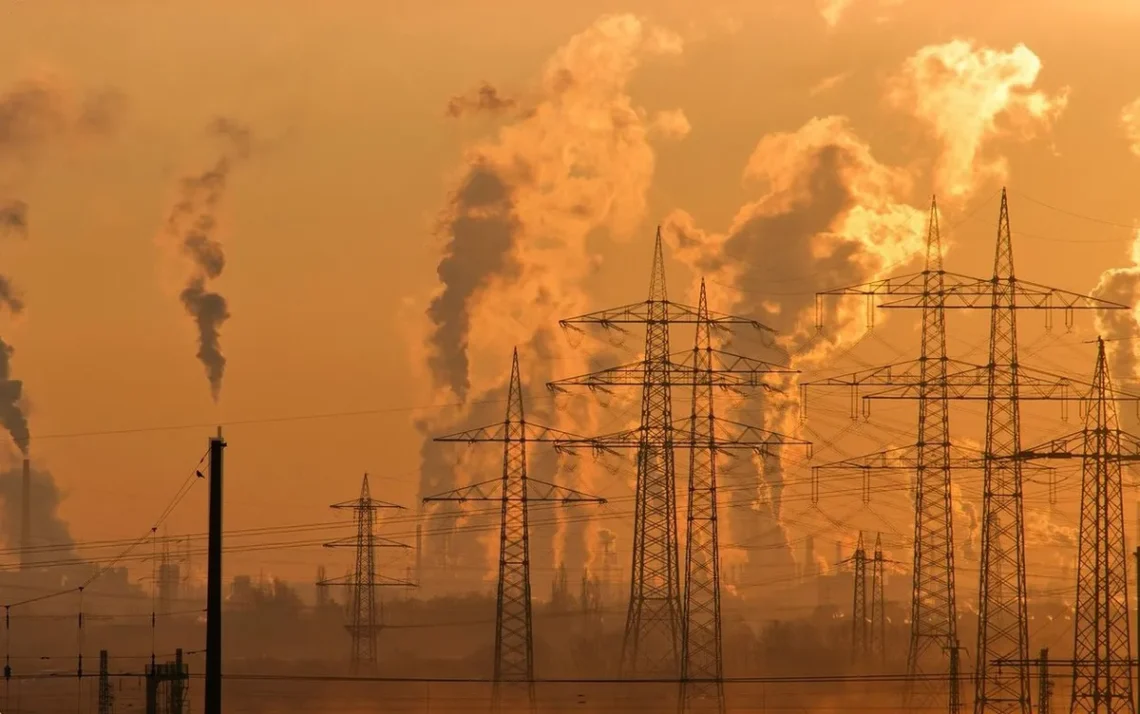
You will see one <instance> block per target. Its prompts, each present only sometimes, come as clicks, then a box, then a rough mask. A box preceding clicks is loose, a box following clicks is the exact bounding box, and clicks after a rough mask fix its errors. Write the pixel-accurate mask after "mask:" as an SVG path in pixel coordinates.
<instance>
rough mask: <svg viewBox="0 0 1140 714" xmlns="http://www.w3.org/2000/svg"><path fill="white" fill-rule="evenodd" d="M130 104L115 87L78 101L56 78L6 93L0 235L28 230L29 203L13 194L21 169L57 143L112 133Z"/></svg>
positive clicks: (0, 138) (0, 145) (0, 109)
mask: <svg viewBox="0 0 1140 714" xmlns="http://www.w3.org/2000/svg"><path fill="white" fill-rule="evenodd" d="M124 104H125V102H124V99H123V96H122V95H121V94H120V93H119V92H117V91H114V90H104V91H100V92H94V93H90V94H87V95H86V96H84V97H82V98H80V99H78V100H77V99H76V98H75V97H74V96H72V93H71V92H69V91H68V90H67V89H66V88H65V87H64V86H63V85H62V84H61V83H60V82H59V81H58V80H54V79H37V80H25V81H22V82H19V83H17V84H15V85H14V86H13V87H12V88H11V89H9V90H8V91H7V92H4V93H3V94H0V234H4V233H10V234H16V235H26V234H27V232H28V205H27V203H25V202H24V201H22V200H20V199H18V198H13V197H12V196H11V195H10V194H11V193H12V191H13V184H14V183H18V178H19V175H20V173H21V172H24V173H26V172H27V171H28V170H29V169H31V168H32V166H33V164H34V163H35V160H36V158H38V157H39V155H40V154H41V153H42V152H43V151H44V150H45V149H47V148H49V147H50V146H51V145H53V144H56V143H60V142H67V141H71V140H79V139H83V138H86V137H99V136H103V135H106V134H109V133H111V132H112V131H113V130H114V129H115V128H116V127H117V126H118V123H119V118H120V116H121V114H122V112H123V108H124Z"/></svg>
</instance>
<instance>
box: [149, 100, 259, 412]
mask: <svg viewBox="0 0 1140 714" xmlns="http://www.w3.org/2000/svg"><path fill="white" fill-rule="evenodd" d="M209 130H210V133H211V134H213V135H214V136H215V137H216V138H218V139H219V140H220V141H221V142H222V144H223V148H222V152H221V155H220V156H219V157H218V159H217V161H215V162H214V165H213V166H212V167H211V168H209V169H208V170H206V171H205V172H203V173H201V174H198V175H194V176H188V177H186V178H184V179H182V195H181V199H180V200H179V201H178V203H177V204H175V206H174V208H173V209H172V210H171V213H170V217H169V218H168V219H167V231H168V233H169V234H170V235H172V236H174V237H175V238H176V239H177V241H178V243H179V246H180V248H181V250H182V252H183V253H184V254H185V255H186V256H187V257H189V258H190V260H191V262H192V264H193V272H192V274H191V276H190V278H189V280H188V282H187V284H186V287H185V288H184V289H183V290H182V293H181V295H180V298H181V300H182V304H183V306H184V307H185V308H186V311H187V312H188V313H189V314H190V316H191V317H192V318H194V322H195V325H196V326H197V328H198V359H199V360H200V361H201V362H202V365H203V366H204V367H205V368H206V378H207V379H208V380H209V382H210V395H211V396H212V397H213V399H214V401H215V402H216V401H218V397H219V396H220V395H221V390H222V376H223V374H224V373H225V369H226V358H225V356H224V355H223V354H222V347H221V341H220V339H221V327H222V323H224V322H225V321H226V320H227V319H228V318H229V316H230V313H229V308H228V306H227V304H226V299H225V298H224V297H223V296H222V295H220V294H218V293H216V292H212V291H211V290H210V289H209V283H210V281H212V280H215V279H216V278H218V277H219V276H221V274H222V271H223V270H224V269H225V266H226V258H225V253H224V252H223V250H222V244H221V242H220V241H219V240H218V239H217V238H216V237H215V235H216V233H217V229H218V219H217V210H218V204H219V203H220V202H221V199H222V196H223V195H224V194H225V190H226V183H227V181H228V180H229V175H230V171H232V170H233V167H234V165H235V164H236V163H237V162H238V161H240V160H242V159H245V158H246V157H248V156H249V151H250V143H251V135H250V132H249V129H247V128H246V127H244V126H242V125H240V124H238V123H236V122H234V121H233V120H231V119H227V118H224V117H221V118H218V119H215V120H214V121H213V122H212V123H211V124H210V127H209Z"/></svg>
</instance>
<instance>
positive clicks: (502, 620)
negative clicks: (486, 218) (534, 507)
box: [424, 349, 606, 711]
mask: <svg viewBox="0 0 1140 714" xmlns="http://www.w3.org/2000/svg"><path fill="white" fill-rule="evenodd" d="M435 441H443V442H464V443H468V444H474V443H480V442H492V443H501V444H502V445H503V475H502V477H501V478H499V479H494V480H491V481H483V482H481V483H476V484H473V485H471V486H465V487H463V488H459V489H455V490H453V491H448V492H446V493H441V494H438V495H436V496H428V497H427V498H425V499H424V502H425V503H429V502H440V501H451V502H459V503H463V502H467V501H493V502H497V503H499V504H500V525H499V588H498V595H497V601H496V602H497V608H496V614H495V670H494V679H493V681H494V692H493V694H492V698H493V706H494V708H495V710H496V711H498V710H501V709H503V707H504V706H507V705H508V702H509V701H515V700H517V699H522V700H524V703H525V705H526V706H528V707H529V709H530V710H531V711H535V706H536V701H535V693H534V638H533V634H532V629H531V628H532V623H531V598H530V533H529V530H528V521H527V504H529V503H535V502H541V501H550V502H558V503H562V504H574V503H605V502H606V501H605V499H602V498H596V497H594V496H588V495H586V494H584V493H581V492H579V491H574V490H572V489H569V488H565V487H563V486H557V485H555V484H552V483H547V482H545V481H539V480H537V479H532V478H529V477H528V476H527V469H526V444H527V442H528V441H539V442H556V441H579V442H580V441H581V437H577V436H575V435H573V434H569V433H567V432H563V431H559V430H557V429H551V428H549V427H544V426H538V425H535V424H531V423H528V422H527V421H526V418H525V415H524V412H523V396H522V380H521V377H520V375H519V353H518V350H517V349H516V350H515V351H514V356H513V358H512V360H511V379H510V387H509V390H508V398H507V415H506V419H505V420H504V421H503V422H501V423H499V424H492V425H490V426H485V427H479V428H476V429H470V430H467V431H463V432H460V433H458V434H452V435H449V436H442V437H438V438H436V439H435Z"/></svg>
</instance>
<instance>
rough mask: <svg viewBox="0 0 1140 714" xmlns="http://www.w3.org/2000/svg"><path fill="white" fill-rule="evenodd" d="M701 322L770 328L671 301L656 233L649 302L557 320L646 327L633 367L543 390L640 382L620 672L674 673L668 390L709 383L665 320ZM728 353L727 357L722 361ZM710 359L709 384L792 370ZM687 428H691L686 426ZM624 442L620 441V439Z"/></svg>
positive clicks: (676, 586) (677, 585) (674, 547)
mask: <svg viewBox="0 0 1140 714" xmlns="http://www.w3.org/2000/svg"><path fill="white" fill-rule="evenodd" d="M702 319H703V320H704V321H705V322H707V324H708V326H709V327H710V328H711V329H717V330H722V329H728V328H731V327H733V326H749V327H752V328H754V329H758V330H760V331H761V332H762V333H766V334H768V335H771V334H773V331H772V330H771V329H770V328H768V327H765V326H763V325H761V324H760V323H758V322H756V321H755V320H749V319H746V318H741V317H733V316H730V315H722V314H717V313H711V312H710V313H708V314H707V316H706V317H704V318H702V317H701V316H700V309H699V307H692V306H689V305H683V304H681V303H677V302H673V301H671V300H669V297H668V293H667V291H666V286H665V260H664V255H663V251H662V241H661V230H660V228H659V229H658V230H657V236H656V240H655V243H654V251H653V267H652V270H651V273H650V280H649V297H648V299H646V300H644V301H642V302H637V303H633V304H630V305H624V306H621V307H616V308H611V309H606V310H600V311H597V312H592V313H588V314H585V315H579V316H577V317H573V318H570V319H567V320H562V321H561V323H560V324H561V326H562V327H563V328H564V329H570V330H576V331H581V330H582V326H584V325H599V326H601V327H603V328H605V329H608V330H617V331H619V332H623V333H624V332H626V331H627V330H626V326H627V325H639V326H644V328H645V353H644V355H645V356H644V359H643V360H641V361H640V362H636V363H633V364H628V365H623V366H619V367H613V368H610V369H605V370H601V371H600V372H595V373H593V374H588V375H582V376H579V377H573V378H570V379H563V380H558V381H555V382H552V383H550V384H549V385H548V386H549V387H550V388H551V389H553V390H556V391H558V390H562V389H564V388H566V387H569V386H578V387H583V386H584V387H589V388H591V389H599V388H600V389H609V388H612V387H633V388H640V389H641V394H642V401H641V422H640V426H639V427H638V429H636V430H634V431H631V432H628V434H630V435H633V436H636V439H637V440H636V442H635V443H634V446H635V447H636V448H637V487H636V491H637V497H636V502H635V506H634V532H633V548H632V553H631V557H632V567H631V579H630V597H629V609H628V613H627V616H626V625H625V634H624V637H623V640H622V655H621V671H622V674H623V675H625V676H655V677H665V678H671V677H676V676H677V674H678V672H679V670H680V668H681V667H680V659H681V657H680V640H681V638H682V630H683V626H682V624H681V618H682V613H683V610H682V605H681V579H680V569H679V568H678V562H677V554H678V537H677V503H676V470H675V466H674V451H675V449H676V448H677V447H681V448H684V446H685V445H687V444H688V443H689V442H690V441H691V440H690V439H686V438H681V437H679V436H678V435H677V433H676V430H675V426H674V422H673V411H672V409H673V407H672V388H673V387H680V386H696V385H697V383H699V382H705V381H707V378H706V377H705V376H704V375H703V374H702V372H705V370H703V369H701V368H700V367H699V366H698V365H694V364H688V365H681V364H679V363H678V362H676V361H675V356H674V355H671V354H670V348H669V333H670V328H671V327H672V326H673V325H678V324H687V325H695V324H698V323H700V322H701V321H702ZM725 357H727V358H728V361H727V362H726V361H725V360H724V358H725ZM710 359H711V360H712V361H713V362H715V363H716V366H714V367H713V368H712V374H713V377H712V383H713V386H717V387H729V388H734V387H735V388H743V387H761V388H765V387H767V385H765V384H763V382H762V380H763V378H764V376H766V375H770V374H774V373H795V370H789V369H787V368H784V367H780V366H777V365H772V364H769V363H764V362H760V361H759V360H750V359H747V358H744V357H738V356H736V355H728V354H727V353H722V352H719V351H717V350H713V351H712V354H711V355H710ZM690 433H691V432H690ZM621 445H622V446H625V445H626V444H624V443H622V444H621Z"/></svg>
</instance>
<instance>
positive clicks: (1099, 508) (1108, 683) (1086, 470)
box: [1012, 339, 1140, 714]
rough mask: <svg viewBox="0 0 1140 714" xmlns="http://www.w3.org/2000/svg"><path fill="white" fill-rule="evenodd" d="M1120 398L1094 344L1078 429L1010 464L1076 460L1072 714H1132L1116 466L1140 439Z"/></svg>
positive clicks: (1135, 452) (1138, 453)
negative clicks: (1122, 418)
mask: <svg viewBox="0 0 1140 714" xmlns="http://www.w3.org/2000/svg"><path fill="white" fill-rule="evenodd" d="M1122 397H1125V398H1129V399H1131V400H1133V401H1135V399H1136V397H1133V396H1131V395H1121V394H1119V393H1117V392H1115V390H1113V388H1112V380H1111V377H1110V376H1109V372H1108V358H1107V357H1106V355H1105V349H1104V341H1103V340H1101V339H1098V340H1097V360H1096V371H1095V373H1094V376H1093V388H1092V390H1091V391H1090V393H1089V395H1088V402H1087V410H1086V413H1085V425H1084V429H1082V430H1081V431H1078V432H1076V433H1073V434H1070V435H1068V436H1063V437H1061V438H1059V439H1054V440H1052V441H1050V442H1048V443H1046V444H1043V445H1041V446H1036V447H1033V448H1030V449H1027V450H1026V451H1024V452H1020V453H1019V457H1020V458H1017V459H1012V460H1013V461H1020V460H1021V459H1026V458H1028V459H1032V458H1054V459H1055V458H1080V459H1081V460H1082V471H1083V473H1082V478H1081V524H1080V542H1079V545H1078V554H1077V600H1076V606H1075V607H1074V612H1073V689H1072V700H1071V704H1070V708H1069V711H1070V712H1072V714H1078V713H1079V714H1086V713H1087V714H1110V713H1111V714H1118V713H1121V712H1128V713H1129V714H1135V713H1136V702H1135V700H1134V699H1133V689H1132V672H1131V655H1132V650H1131V646H1130V644H1129V631H1130V623H1129V612H1128V610H1129V605H1130V603H1129V600H1128V553H1127V550H1126V546H1125V543H1124V518H1125V516H1124V496H1123V483H1122V480H1121V475H1120V468H1121V462H1122V461H1129V462H1135V461H1137V460H1140V437H1136V436H1134V435H1132V434H1128V433H1125V432H1122V431H1121V430H1120V428H1119V424H1118V422H1117V417H1116V406H1115V401H1119V400H1121V398H1122ZM1020 669H1023V670H1027V669H1028V668H1026V667H1021V668H1020Z"/></svg>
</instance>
